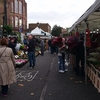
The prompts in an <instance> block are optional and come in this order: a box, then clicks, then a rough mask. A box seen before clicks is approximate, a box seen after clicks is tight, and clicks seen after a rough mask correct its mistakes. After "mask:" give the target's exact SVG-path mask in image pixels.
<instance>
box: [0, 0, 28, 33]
mask: <svg viewBox="0 0 100 100" xmlns="http://www.w3.org/2000/svg"><path fill="white" fill-rule="evenodd" d="M3 16H5V17H3ZM5 21H6V24H5ZM3 25H11V26H12V27H13V31H20V32H26V31H27V3H26V2H25V0H0V26H3Z"/></svg>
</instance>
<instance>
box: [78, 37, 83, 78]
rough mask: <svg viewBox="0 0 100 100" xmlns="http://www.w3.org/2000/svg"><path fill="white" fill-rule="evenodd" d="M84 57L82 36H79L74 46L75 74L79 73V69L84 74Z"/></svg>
mask: <svg viewBox="0 0 100 100" xmlns="http://www.w3.org/2000/svg"><path fill="white" fill-rule="evenodd" d="M84 58H85V56H84V37H82V36H81V37H80V40H79V42H78V44H77V46H76V75H79V73H80V70H81V75H82V76H84ZM80 65H81V66H80ZM80 68H81V69H80Z"/></svg>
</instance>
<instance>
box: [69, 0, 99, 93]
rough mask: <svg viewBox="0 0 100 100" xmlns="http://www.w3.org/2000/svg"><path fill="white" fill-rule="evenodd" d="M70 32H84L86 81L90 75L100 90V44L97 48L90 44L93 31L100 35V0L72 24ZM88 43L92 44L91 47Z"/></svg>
mask: <svg viewBox="0 0 100 100" xmlns="http://www.w3.org/2000/svg"><path fill="white" fill-rule="evenodd" d="M97 29H98V31H97ZM68 32H69V33H70V32H71V33H75V35H76V33H77V32H79V33H84V48H85V82H86V83H87V75H88V77H89V78H90V79H91V80H92V83H93V84H94V85H95V87H96V88H97V89H98V91H99V92H100V70H99V62H100V59H98V58H99V57H100V56H99V57H98V55H99V54H98V53H99V51H98V52H97V50H98V48H99V47H100V44H98V46H97V45H96V44H95V46H96V47H95V49H94V47H91V44H92V42H91V44H90V39H91V33H92V34H93V33H94V34H98V37H99V36H100V35H99V34H100V0H96V1H95V2H94V3H93V4H92V5H91V6H90V7H89V9H88V10H87V11H86V12H85V13H84V14H83V15H82V16H81V17H80V18H79V19H78V20H77V21H76V22H75V23H74V24H73V25H72V27H71V28H70V29H69V31H68ZM96 38H97V37H96ZM99 40H100V39H99ZM87 42H88V43H87ZM94 43H95V42H94ZM87 45H90V47H88V46H87ZM91 56H92V58H91Z"/></svg>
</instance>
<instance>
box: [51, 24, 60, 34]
mask: <svg viewBox="0 0 100 100" xmlns="http://www.w3.org/2000/svg"><path fill="white" fill-rule="evenodd" d="M51 34H52V35H53V36H60V34H61V27H60V26H57V25H54V27H53V28H52V32H51Z"/></svg>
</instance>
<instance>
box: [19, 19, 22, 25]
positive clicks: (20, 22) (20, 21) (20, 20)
mask: <svg viewBox="0 0 100 100" xmlns="http://www.w3.org/2000/svg"><path fill="white" fill-rule="evenodd" d="M19 27H22V18H20V19H19Z"/></svg>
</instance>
